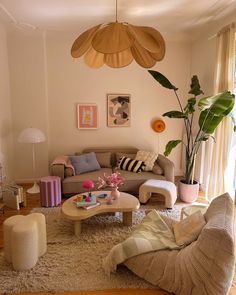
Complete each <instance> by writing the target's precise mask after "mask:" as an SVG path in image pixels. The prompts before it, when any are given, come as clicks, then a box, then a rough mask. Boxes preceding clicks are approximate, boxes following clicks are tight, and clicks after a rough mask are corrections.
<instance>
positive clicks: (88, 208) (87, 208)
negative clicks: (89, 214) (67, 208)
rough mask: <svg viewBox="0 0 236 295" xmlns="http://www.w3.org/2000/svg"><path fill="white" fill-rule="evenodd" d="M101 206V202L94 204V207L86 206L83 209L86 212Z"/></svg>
mask: <svg viewBox="0 0 236 295" xmlns="http://www.w3.org/2000/svg"><path fill="white" fill-rule="evenodd" d="M100 205H101V203H100V202H97V203H96V204H94V205H89V206H84V207H82V208H83V209H85V210H90V209H93V208H96V207H98V206H100Z"/></svg>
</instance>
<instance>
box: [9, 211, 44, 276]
mask: <svg viewBox="0 0 236 295" xmlns="http://www.w3.org/2000/svg"><path fill="white" fill-rule="evenodd" d="M3 235H4V255H5V258H6V260H7V261H8V262H12V265H13V268H14V269H15V270H26V269H30V268H32V267H34V266H35V265H36V263H37V261H38V257H40V256H42V255H43V254H44V253H45V252H46V250H47V239H46V222H45V216H44V215H43V214H41V213H32V214H29V215H27V216H23V215H15V216H12V217H10V218H7V219H6V220H5V221H4V223H3Z"/></svg>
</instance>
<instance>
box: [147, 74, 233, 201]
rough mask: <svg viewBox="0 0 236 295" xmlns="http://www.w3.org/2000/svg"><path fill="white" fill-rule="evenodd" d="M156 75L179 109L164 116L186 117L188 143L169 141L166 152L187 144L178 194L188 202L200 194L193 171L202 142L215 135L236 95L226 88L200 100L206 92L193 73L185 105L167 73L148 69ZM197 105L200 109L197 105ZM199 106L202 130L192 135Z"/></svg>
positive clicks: (166, 154) (231, 107)
mask: <svg viewBox="0 0 236 295" xmlns="http://www.w3.org/2000/svg"><path fill="white" fill-rule="evenodd" d="M148 72H149V73H150V74H151V75H152V76H153V78H154V79H155V80H156V81H157V82H159V83H160V84H161V85H162V86H163V87H165V88H168V89H171V90H173V91H174V94H175V96H176V98H177V101H178V104H179V108H180V110H178V111H176V110H174V111H169V112H166V113H164V114H163V116H166V117H169V118H175V119H183V120H184V126H185V133H186V138H187V139H186V142H183V140H179V139H178V140H171V141H169V142H168V143H167V145H166V149H165V152H164V155H165V156H168V155H169V154H170V153H171V151H172V149H173V148H175V147H176V146H177V145H178V144H179V143H181V142H182V143H184V147H185V157H186V159H185V174H184V179H182V180H181V181H180V185H179V193H180V198H181V199H182V200H183V201H184V202H187V203H191V202H194V201H195V200H196V199H197V197H198V192H199V183H198V182H197V181H196V180H194V172H195V171H194V170H195V162H196V156H197V153H198V151H199V148H200V146H201V144H202V142H204V141H207V140H208V139H209V138H210V137H213V135H212V134H213V133H214V131H215V130H216V128H217V126H218V125H219V124H220V122H221V121H222V120H223V119H224V117H226V116H228V115H229V114H230V112H231V111H232V109H233V106H234V101H235V97H234V95H233V94H231V93H230V92H229V91H225V92H222V93H219V94H216V95H213V96H211V97H205V98H201V99H200V100H199V101H197V96H199V95H201V94H203V91H202V90H201V87H200V84H199V80H198V77H197V76H196V75H194V76H193V77H192V80H191V85H190V91H189V94H191V97H190V98H189V99H188V102H187V104H186V106H183V105H182V103H181V100H180V98H179V96H178V93H177V90H178V88H177V87H175V86H174V85H173V84H172V83H171V82H170V81H169V80H168V79H167V78H166V77H165V76H163V75H162V74H161V73H159V72H156V71H151V70H149V71H148ZM196 107H198V108H196ZM197 109H198V113H199V117H198V125H199V129H198V132H197V133H196V135H194V134H193V128H192V125H193V116H194V114H195V111H196V110H197Z"/></svg>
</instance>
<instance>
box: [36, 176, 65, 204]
mask: <svg viewBox="0 0 236 295" xmlns="http://www.w3.org/2000/svg"><path fill="white" fill-rule="evenodd" d="M39 185H40V200H41V206H42V207H54V206H58V205H59V204H61V179H60V177H58V176H45V177H42V178H41V179H40V184H39Z"/></svg>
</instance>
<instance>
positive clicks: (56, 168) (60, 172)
mask: <svg viewBox="0 0 236 295" xmlns="http://www.w3.org/2000/svg"><path fill="white" fill-rule="evenodd" d="M50 173H51V175H53V176H59V177H60V178H61V180H63V179H64V178H65V166H64V165H62V164H55V165H52V166H51V168H50Z"/></svg>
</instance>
